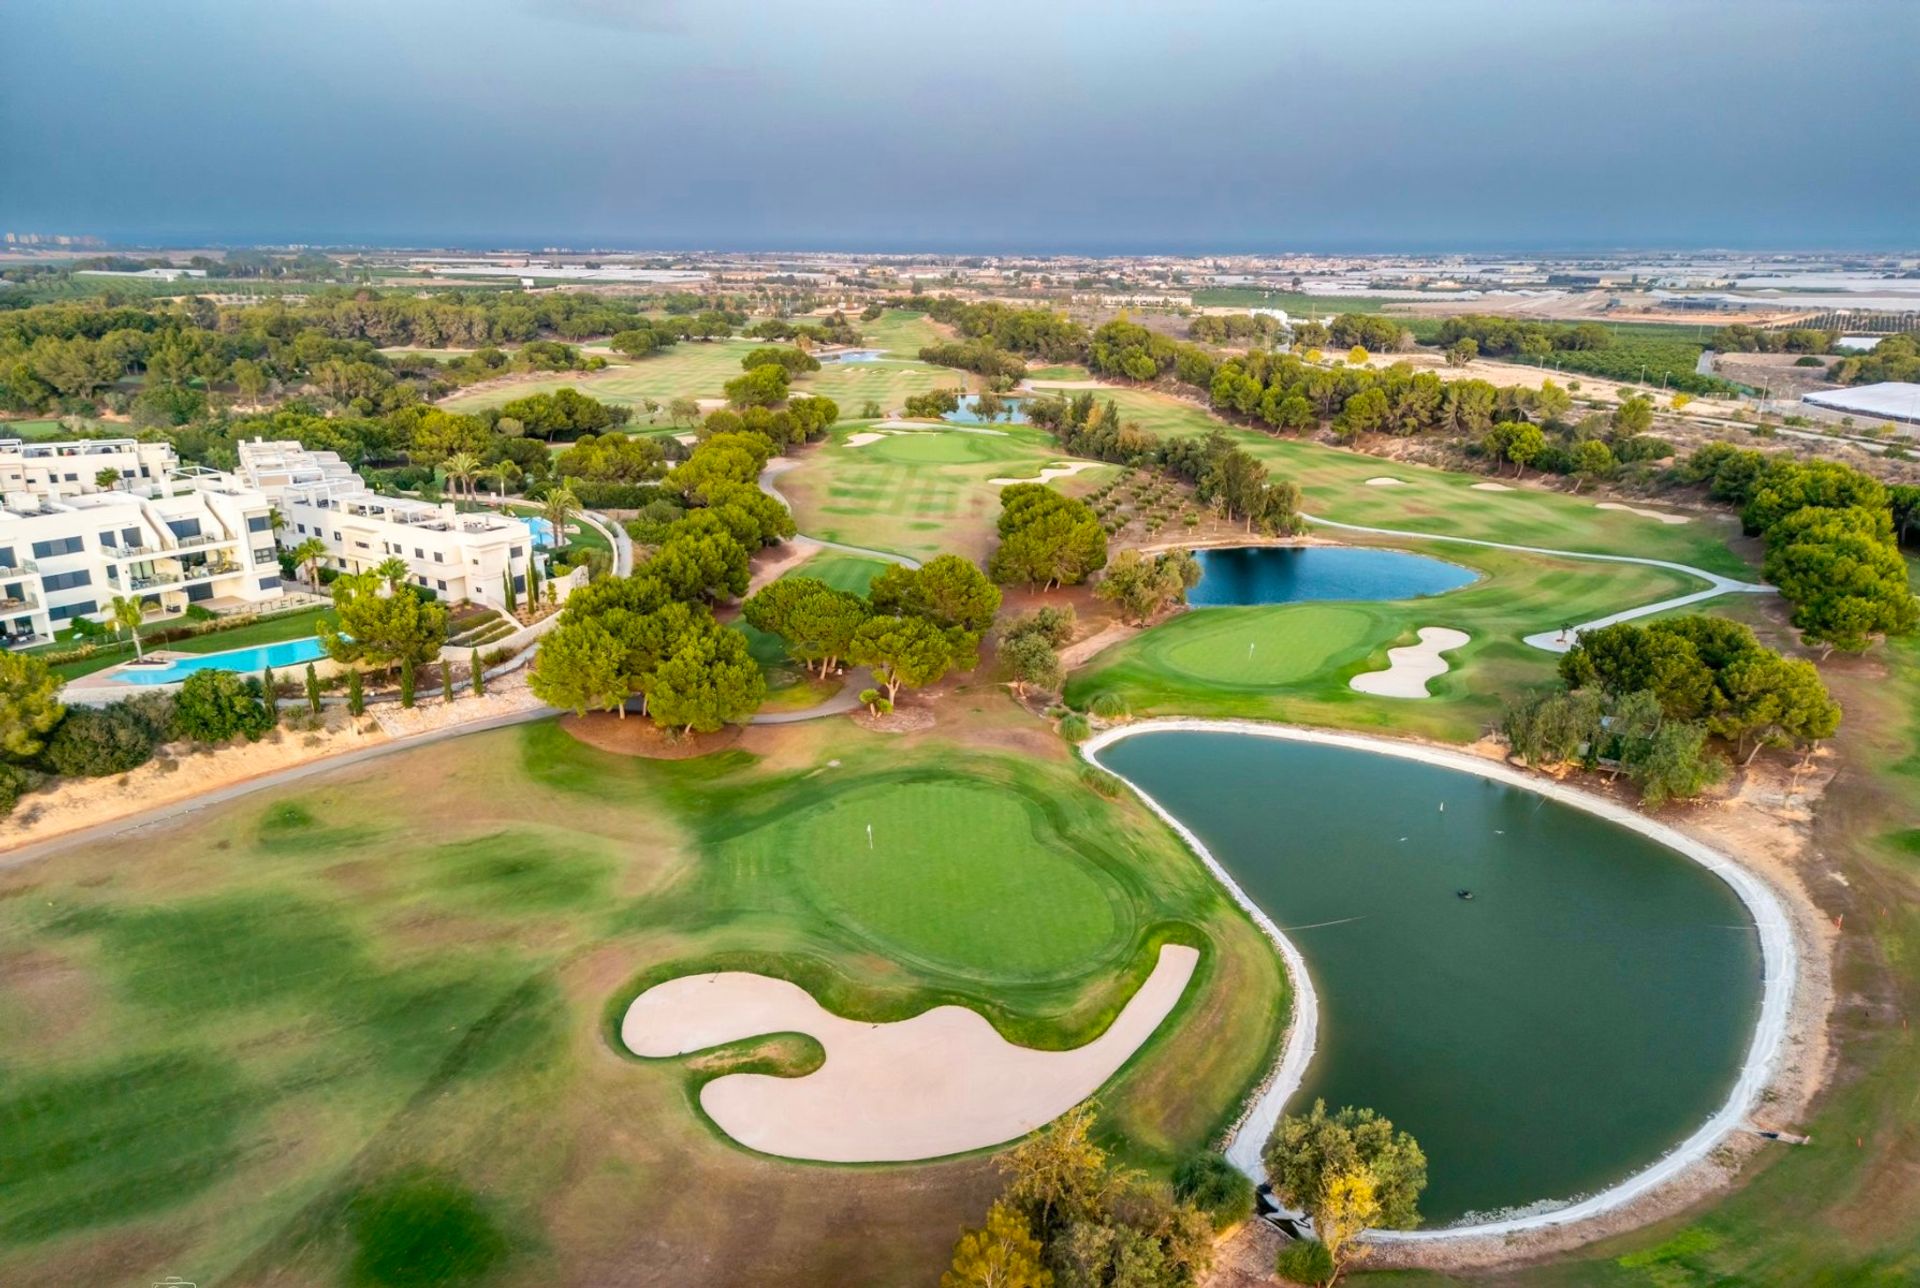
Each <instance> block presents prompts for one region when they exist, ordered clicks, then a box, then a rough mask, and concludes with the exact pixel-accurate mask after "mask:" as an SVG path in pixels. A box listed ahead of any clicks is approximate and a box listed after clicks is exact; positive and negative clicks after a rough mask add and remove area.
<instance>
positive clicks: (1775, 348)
mask: <svg viewBox="0 0 1920 1288" xmlns="http://www.w3.org/2000/svg"><path fill="white" fill-rule="evenodd" d="M1839 338H1840V333H1839V332H1838V331H1823V330H1821V329H1820V328H1818V327H1810V326H1796V327H1784V328H1781V329H1779V330H1761V329H1760V328H1759V327H1751V326H1748V325H1747V324H1746V323H1744V322H1735V323H1733V324H1732V325H1730V326H1723V327H1721V328H1720V329H1719V330H1718V331H1715V332H1714V333H1713V338H1712V339H1710V340H1708V341H1707V347H1708V348H1709V349H1715V350H1718V351H1719V352H1721V353H1832V352H1833V345H1834V342H1835V341H1836V340H1838V339H1839Z"/></svg>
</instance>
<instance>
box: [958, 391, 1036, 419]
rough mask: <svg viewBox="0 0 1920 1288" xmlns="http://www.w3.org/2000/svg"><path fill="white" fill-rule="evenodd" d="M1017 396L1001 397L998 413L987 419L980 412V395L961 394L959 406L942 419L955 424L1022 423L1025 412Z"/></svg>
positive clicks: (1025, 416) (1025, 415)
mask: <svg viewBox="0 0 1920 1288" xmlns="http://www.w3.org/2000/svg"><path fill="white" fill-rule="evenodd" d="M1021 402H1022V400H1021V399H1018V398H1002V399H1001V400H1000V408H1001V410H1000V414H999V415H997V416H994V417H992V418H991V419H989V418H988V417H985V416H982V415H981V414H980V395H979V394H961V395H960V406H959V407H957V408H956V409H954V410H953V411H950V412H948V413H947V414H946V416H945V417H944V419H946V420H948V421H951V422H952V423H953V424H955V425H1024V424H1026V423H1027V413H1026V410H1025V408H1024V407H1023V406H1022V405H1021Z"/></svg>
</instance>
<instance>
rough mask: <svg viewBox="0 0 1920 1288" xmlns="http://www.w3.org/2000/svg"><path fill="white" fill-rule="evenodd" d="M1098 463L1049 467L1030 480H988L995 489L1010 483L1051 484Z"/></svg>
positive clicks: (1091, 467) (1079, 462)
mask: <svg viewBox="0 0 1920 1288" xmlns="http://www.w3.org/2000/svg"><path fill="white" fill-rule="evenodd" d="M1099 464H1100V462H1098V461H1075V462H1073V463H1072V464H1071V465H1049V466H1047V467H1046V468H1045V469H1043V470H1041V471H1040V472H1039V473H1038V474H1036V475H1034V476H1033V477H1032V478H1030V479H988V480H987V482H989V483H991V484H993V485H994V486H995V487H1005V486H1006V485H1007V484H1009V483H1051V482H1053V481H1054V480H1055V479H1064V478H1071V477H1072V476H1073V475H1075V474H1078V473H1079V472H1080V471H1081V470H1090V469H1093V468H1095V467H1096V466H1098V465H1099Z"/></svg>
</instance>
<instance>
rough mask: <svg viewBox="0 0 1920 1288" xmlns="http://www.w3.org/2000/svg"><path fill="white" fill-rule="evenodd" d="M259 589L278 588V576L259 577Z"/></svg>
mask: <svg viewBox="0 0 1920 1288" xmlns="http://www.w3.org/2000/svg"><path fill="white" fill-rule="evenodd" d="M260 589H262V590H278V589H280V579H279V578H278V577H262V578H261V579H260Z"/></svg>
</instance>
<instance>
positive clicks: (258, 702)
mask: <svg viewBox="0 0 1920 1288" xmlns="http://www.w3.org/2000/svg"><path fill="white" fill-rule="evenodd" d="M272 727H273V715H272V712H270V711H269V710H268V709H267V703H266V700H265V698H264V697H263V696H262V695H261V692H260V681H258V680H255V679H251V678H243V677H241V676H238V675H235V674H234V673H233V672H232V671H214V670H207V671H195V672H194V673H193V674H192V675H190V676H188V677H187V681H186V683H185V684H183V685H181V686H180V696H179V698H178V699H176V700H175V703H174V729H175V732H177V733H178V734H179V736H181V737H183V738H191V739H193V740H194V741H195V742H225V741H226V740H227V739H229V738H232V737H234V736H235V735H245V737H246V739H247V741H249V742H258V741H260V738H261V736H262V735H264V734H265V733H266V732H267V730H269V729H271V728H272Z"/></svg>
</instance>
